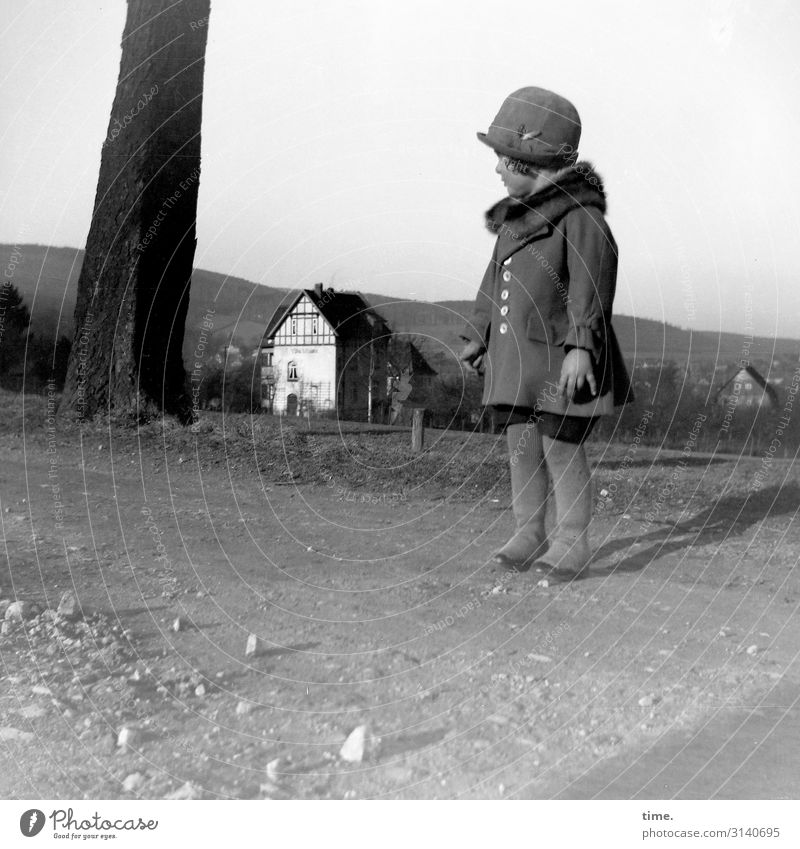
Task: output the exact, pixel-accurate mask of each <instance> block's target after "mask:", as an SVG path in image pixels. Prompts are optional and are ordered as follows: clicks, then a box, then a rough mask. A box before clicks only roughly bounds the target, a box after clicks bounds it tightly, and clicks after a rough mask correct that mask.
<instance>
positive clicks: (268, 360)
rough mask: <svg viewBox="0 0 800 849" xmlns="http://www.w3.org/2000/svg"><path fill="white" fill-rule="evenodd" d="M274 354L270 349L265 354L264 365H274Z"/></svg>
mask: <svg viewBox="0 0 800 849" xmlns="http://www.w3.org/2000/svg"><path fill="white" fill-rule="evenodd" d="M272 355H273V352H272V351H268V352H267V353H266V354H264V365H265V366H271V365H272Z"/></svg>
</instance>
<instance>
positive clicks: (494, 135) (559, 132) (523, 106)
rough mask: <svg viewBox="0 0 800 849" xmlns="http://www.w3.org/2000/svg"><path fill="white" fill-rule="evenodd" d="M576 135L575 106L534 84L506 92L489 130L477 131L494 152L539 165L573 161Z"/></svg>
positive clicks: (578, 127) (578, 126)
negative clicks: (506, 94) (507, 93)
mask: <svg viewBox="0 0 800 849" xmlns="http://www.w3.org/2000/svg"><path fill="white" fill-rule="evenodd" d="M580 139H581V119H580V117H579V115H578V110H577V109H576V108H575V107H574V106H573V105H572V104H571V103H570V102H569V101H568V100H567V99H566V98H565V97H561V95H558V94H555V93H554V92H552V91H548V90H547V89H544V88H536V87H535V86H528V87H527V88H521V89H518V90H517V91H515V92H512V93H511V94H509V96H508V97H507V98H506V99H505V100H504V101H503V105H502V106H501V107H500V111H499V112H498V113H497V116H496V117H495V119H494V121H492V124H491V126H490V127H489V131H488V132H487V133H478V140H479V141H482V142H483V143H484V144H486V145H489V147H491V148H492V149H493V150H494V151H495V152H496V153H499V154H501V155H503V156H510V157H511V158H513V159H520V160H522V161H523V162H530V163H531V164H532V165H538V166H540V167H542V168H547V167H561V166H564V165H571V164H573V163H574V162H575V161H576V159H577V157H578V143H579V142H580Z"/></svg>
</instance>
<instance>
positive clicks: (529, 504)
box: [492, 423, 547, 572]
mask: <svg viewBox="0 0 800 849" xmlns="http://www.w3.org/2000/svg"><path fill="white" fill-rule="evenodd" d="M506 437H507V439H508V454H509V464H510V468H511V497H512V501H511V507H512V511H513V513H514V519H515V520H516V532H515V533H514V535H513V536H512V537H511V539H510V540H509V541H508V542H507V543H506V544H505V545H504V546H503V547H502V548H501V549H500V550H499V551H498V552H497V553H496V554H495V555H494V557H493V558H492V560H493V561H494V562H495V563H499V564H500V565H502V566H503V568H505V569H508V570H509V571H512V572H523V571H525V570H526V569H527V568H529V567H530V566H531V564H532V563H533V562H534V561H535V560H536V559H537V558H538V557H539V556H540V555H542V554H544V552H545V551H546V550H547V542H546V541H545V531H544V515H545V509H546V506H547V469H546V468H545V465H544V455H543V453H542V437H541V435H540V433H539V430H538V428H537V427H536V425H535V424H527V423H526V424H516V425H509V426H508V428H507V429H506Z"/></svg>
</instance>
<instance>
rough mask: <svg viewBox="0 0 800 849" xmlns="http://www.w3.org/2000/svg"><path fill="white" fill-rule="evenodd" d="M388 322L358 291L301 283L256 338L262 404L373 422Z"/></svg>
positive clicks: (380, 397)
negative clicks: (259, 339)
mask: <svg viewBox="0 0 800 849" xmlns="http://www.w3.org/2000/svg"><path fill="white" fill-rule="evenodd" d="M389 338H390V331H389V327H388V326H387V324H386V322H385V321H384V320H383V319H382V318H381V317H380V316H379V315H378V314H377V313H376V312H375V311H374V310H373V309H372V308H371V307H370V305H369V304H368V303H367V302H366V301H365V300H364V298H363V296H362V295H360V294H358V293H356V292H336V291H334V290H333V289H323V287H322V284H321V283H318V284H317V285H316V286H314V288H313V289H303V290H301V291H300V292H298V293H297V294H296V295H295V296H294V298H293V299H292V300H291V301H290V302H289V303H288V304H286V305H284V306H282V307H279V308H278V309H277V310H276V311H275V314H274V315H273V317H272V319H271V320H270V322H269V324H268V326H267V330H266V332H265V334H264V338H263V342H262V345H261V378H262V380H261V406H262V407H263V408H264V409H266V410H268V411H269V412H272V413H277V414H280V415H287V416H300V415H306V414H308V415H317V414H319V413H325V412H332V411H334V410H336V411H337V413H338V415H339V417H340V418H343V419H351V420H355V421H373V418H374V417H375V415H376V413H380V411H381V410H382V409H383V407H384V406H385V403H386V380H387V348H388V344H389Z"/></svg>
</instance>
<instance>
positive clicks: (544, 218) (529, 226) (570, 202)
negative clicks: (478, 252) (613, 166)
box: [486, 162, 606, 239]
mask: <svg viewBox="0 0 800 849" xmlns="http://www.w3.org/2000/svg"><path fill="white" fill-rule="evenodd" d="M583 206H596V207H598V208H599V209H600V211H601V212H605V211H606V194H605V191H604V189H603V181H602V179H601V178H600V175H599V174H598V173H597V172H596V171H595V170H594V167H593V166H592V165H591V163H589V162H577V163H576V164H575V165H573V166H571V167H569V168H563V169H561V170H560V171H557V172H556V173H555V174H554V175H553V177H552V182H551V184H550V185H549V186H548V187H547V188H546V189H543V190H542V191H540V192H537V193H536V194H534V195H531V196H530V197H528V198H525V199H524V200H515V199H514V198H504V199H503V200H501V201H500V202H499V203H496V204H495V205H494V206H493V207H492V208H491V209H490V210H489V211H488V212H487V213H486V227H487V228H488V229H489V230H490V231H491V232H492V233H497V232H498V231H499V230H500V228H501V227H502V228H503V230H507V231H508V232H510V234H511V236H512V237H513V238H515V239H518V238H524V237H525V236H527V235H529V234H530V233H533V232H534V231H536V230H539V229H541V227H542V225H543V224H555V223H556V222H557V221H559V219H561V218H563V216H564V215H566V214H567V213H568V212H569V211H570V210H572V209H575V208H577V207H583Z"/></svg>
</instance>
